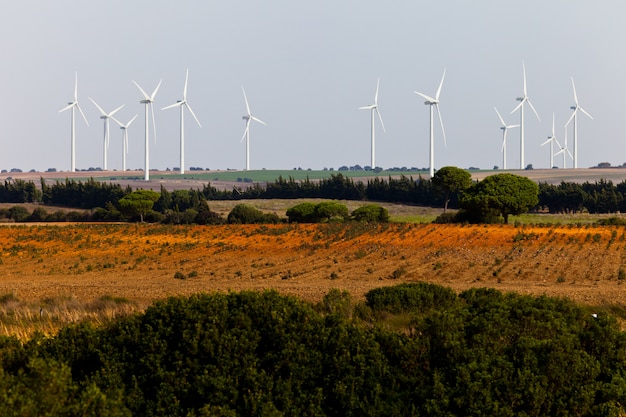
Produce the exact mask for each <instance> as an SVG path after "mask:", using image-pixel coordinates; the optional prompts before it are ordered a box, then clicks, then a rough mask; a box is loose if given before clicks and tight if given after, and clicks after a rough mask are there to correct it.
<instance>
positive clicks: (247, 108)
mask: <svg viewBox="0 0 626 417" xmlns="http://www.w3.org/2000/svg"><path fill="white" fill-rule="evenodd" d="M241 91H243V99H244V101H245V102H246V112H247V114H248V116H250V115H251V114H252V113H250V105H249V104H248V97H247V96H246V90H244V89H243V85H242V86H241Z"/></svg>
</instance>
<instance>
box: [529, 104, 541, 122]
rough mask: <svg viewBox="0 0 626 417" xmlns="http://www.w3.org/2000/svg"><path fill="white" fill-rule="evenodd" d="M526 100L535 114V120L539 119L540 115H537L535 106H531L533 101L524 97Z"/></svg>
mask: <svg viewBox="0 0 626 417" xmlns="http://www.w3.org/2000/svg"><path fill="white" fill-rule="evenodd" d="M526 102H527V103H528V105H529V106H530V108H531V109H532V110H533V113H535V116H537V120H539V121H541V117H539V113H537V110H535V106H533V103H531V102H530V100H528V99H526Z"/></svg>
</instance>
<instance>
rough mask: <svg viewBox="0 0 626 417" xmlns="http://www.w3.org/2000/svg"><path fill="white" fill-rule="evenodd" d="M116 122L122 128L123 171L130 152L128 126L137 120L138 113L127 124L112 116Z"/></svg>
mask: <svg viewBox="0 0 626 417" xmlns="http://www.w3.org/2000/svg"><path fill="white" fill-rule="evenodd" d="M111 118H112V119H113V120H115V122H116V123H117V124H118V125H120V129H121V130H122V171H126V154H127V153H128V128H129V127H130V125H131V124H132V123H133V122H134V121H135V119H136V118H137V115H135V116H133V118H132V119H130V121H129V122H128V123H126V124H123V123H122V122H120V121H119V120H117V119H116V118H115V117H111Z"/></svg>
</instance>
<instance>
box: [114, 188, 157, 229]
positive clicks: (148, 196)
mask: <svg viewBox="0 0 626 417" xmlns="http://www.w3.org/2000/svg"><path fill="white" fill-rule="evenodd" d="M159 197H160V196H159V193H157V192H155V191H152V190H137V191H133V192H132V193H130V194H127V195H125V196H124V197H122V198H120V200H119V201H118V204H119V206H120V210H121V211H122V213H124V214H125V215H126V216H128V217H129V218H131V219H132V218H135V217H139V219H140V221H141V222H143V221H144V217H145V216H146V215H147V214H148V213H150V211H152V207H153V206H154V203H155V202H156V201H157V200H158V199H159Z"/></svg>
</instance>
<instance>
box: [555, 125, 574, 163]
mask: <svg viewBox="0 0 626 417" xmlns="http://www.w3.org/2000/svg"><path fill="white" fill-rule="evenodd" d="M564 142H565V144H564V146H562V147H561V150H560V151H558V152H557V153H555V154H554V156H557V155H560V154H563V169H566V168H567V155H569V157H570V158H572V159H574V156H573V155H572V153H571V152H570V151H569V148H568V147H567V126H566V127H565V139H564Z"/></svg>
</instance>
